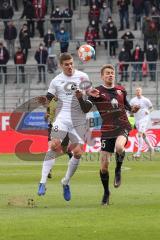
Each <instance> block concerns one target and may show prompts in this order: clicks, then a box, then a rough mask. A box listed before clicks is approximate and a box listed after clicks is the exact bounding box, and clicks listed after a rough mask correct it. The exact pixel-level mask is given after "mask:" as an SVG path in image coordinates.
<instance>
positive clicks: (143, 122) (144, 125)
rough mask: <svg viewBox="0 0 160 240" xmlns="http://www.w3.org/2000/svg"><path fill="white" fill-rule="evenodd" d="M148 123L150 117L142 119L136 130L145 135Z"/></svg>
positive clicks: (137, 123) (138, 122)
mask: <svg viewBox="0 0 160 240" xmlns="http://www.w3.org/2000/svg"><path fill="white" fill-rule="evenodd" d="M148 123H149V117H148V116H146V117H144V118H142V119H141V120H139V121H137V122H136V128H137V130H138V132H142V133H145V132H146V130H147V129H148Z"/></svg>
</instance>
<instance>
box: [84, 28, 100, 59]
mask: <svg viewBox="0 0 160 240" xmlns="http://www.w3.org/2000/svg"><path fill="white" fill-rule="evenodd" d="M96 38H97V33H96V31H95V30H94V28H92V27H91V26H88V27H87V29H86V32H85V38H84V40H85V41H86V42H87V44H89V45H91V46H92V47H93V48H94V49H95V53H96V42H95V40H96ZM94 60H96V54H95V58H94Z"/></svg>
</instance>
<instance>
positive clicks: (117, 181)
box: [114, 134, 128, 188]
mask: <svg viewBox="0 0 160 240" xmlns="http://www.w3.org/2000/svg"><path fill="white" fill-rule="evenodd" d="M127 136H128V134H127V135H120V136H118V137H117V139H116V142H115V151H116V153H115V158H116V168H115V178H114V187H116V188H117V187H119V186H120V185H121V167H122V164H123V160H124V157H125V150H124V146H125V144H126V143H127Z"/></svg>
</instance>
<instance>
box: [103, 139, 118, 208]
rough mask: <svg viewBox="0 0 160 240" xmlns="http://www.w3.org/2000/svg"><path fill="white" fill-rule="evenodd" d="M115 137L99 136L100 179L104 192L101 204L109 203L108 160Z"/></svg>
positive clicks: (112, 149)
mask: <svg viewBox="0 0 160 240" xmlns="http://www.w3.org/2000/svg"><path fill="white" fill-rule="evenodd" d="M115 140H116V139H115V138H111V139H106V138H104V137H102V138H101V157H100V179H101V182H102V185H103V189H104V194H103V197H102V202H101V204H102V205H108V204H109V196H110V191H109V169H108V166H109V162H110V158H111V154H112V153H113V152H114V147H115Z"/></svg>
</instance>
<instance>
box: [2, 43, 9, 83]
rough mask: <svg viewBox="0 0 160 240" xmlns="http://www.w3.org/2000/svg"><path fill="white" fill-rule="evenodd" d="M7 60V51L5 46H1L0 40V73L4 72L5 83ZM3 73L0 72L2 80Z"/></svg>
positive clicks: (5, 79) (5, 80)
mask: <svg viewBox="0 0 160 240" xmlns="http://www.w3.org/2000/svg"><path fill="white" fill-rule="evenodd" d="M8 61H9V53H8V50H7V49H6V47H4V46H3V42H0V73H1V72H3V74H4V82H5V84H7V66H6V65H7V63H8ZM3 74H2V73H1V74H0V79H1V80H2V79H3V78H2V77H3Z"/></svg>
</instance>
